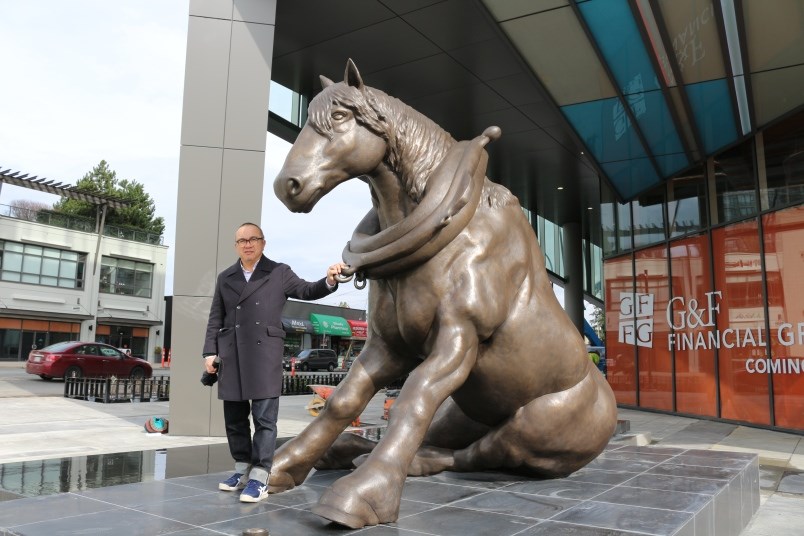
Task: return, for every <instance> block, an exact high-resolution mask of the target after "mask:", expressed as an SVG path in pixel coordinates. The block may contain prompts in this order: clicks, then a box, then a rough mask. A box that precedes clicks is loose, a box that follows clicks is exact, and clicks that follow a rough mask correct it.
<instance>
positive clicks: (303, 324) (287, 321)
mask: <svg viewBox="0 0 804 536" xmlns="http://www.w3.org/2000/svg"><path fill="white" fill-rule="evenodd" d="M282 329H284V330H285V331H286V332H287V333H315V330H314V329H313V324H312V323H311V322H310V321H309V320H304V319H302V318H287V317H284V316H283V317H282Z"/></svg>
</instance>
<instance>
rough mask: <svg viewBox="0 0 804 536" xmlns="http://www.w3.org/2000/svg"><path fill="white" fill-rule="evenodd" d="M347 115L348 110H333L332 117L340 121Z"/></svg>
mask: <svg viewBox="0 0 804 536" xmlns="http://www.w3.org/2000/svg"><path fill="white" fill-rule="evenodd" d="M345 117H346V112H332V119H334V120H336V121H340V120H341V119H344V118H345Z"/></svg>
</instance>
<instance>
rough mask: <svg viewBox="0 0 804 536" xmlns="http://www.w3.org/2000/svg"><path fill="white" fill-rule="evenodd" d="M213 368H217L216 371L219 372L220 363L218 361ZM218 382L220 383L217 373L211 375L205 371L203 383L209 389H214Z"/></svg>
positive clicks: (202, 378) (202, 377) (202, 376)
mask: <svg viewBox="0 0 804 536" xmlns="http://www.w3.org/2000/svg"><path fill="white" fill-rule="evenodd" d="M212 366H213V367H215V370H218V367H220V363H219V362H217V361H216V362H215V363H213V364H212ZM216 381H218V374H217V373H210V372H207V371H206V370H205V371H204V373H203V374H202V375H201V383H202V384H204V385H206V386H207V387H212V386H213V385H215V382H216Z"/></svg>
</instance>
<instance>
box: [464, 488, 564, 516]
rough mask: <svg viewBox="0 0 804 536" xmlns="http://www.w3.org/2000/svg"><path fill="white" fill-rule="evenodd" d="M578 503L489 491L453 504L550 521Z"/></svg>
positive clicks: (555, 498)
mask: <svg viewBox="0 0 804 536" xmlns="http://www.w3.org/2000/svg"><path fill="white" fill-rule="evenodd" d="M576 504H578V501H574V500H570V499H559V498H557V497H545V496H540V495H528V494H525V493H510V492H507V491H489V492H486V493H483V494H481V495H476V496H474V497H471V498H469V499H464V500H461V501H458V502H454V503H452V506H456V507H459V508H470V509H473V510H484V511H487V512H497V513H498V514H510V515H516V516H521V517H532V518H536V519H548V518H551V517H553V516H554V515H556V514H557V513H559V512H561V511H563V510H566V509H568V508H572V507H573V506H575V505H576Z"/></svg>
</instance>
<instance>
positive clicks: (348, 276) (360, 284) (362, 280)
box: [335, 266, 366, 290]
mask: <svg viewBox="0 0 804 536" xmlns="http://www.w3.org/2000/svg"><path fill="white" fill-rule="evenodd" d="M350 272H351V273H350ZM352 278H354V279H355V288H356V289H357V290H363V289H364V288H366V276H365V274H363V272H353V271H352V267H351V266H347V267H346V269H345V270H344V271H343V272H342V273H340V274H335V281H337V282H338V283H348V282H349V281H351V280H352Z"/></svg>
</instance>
